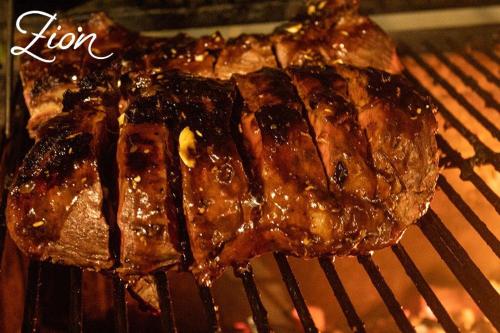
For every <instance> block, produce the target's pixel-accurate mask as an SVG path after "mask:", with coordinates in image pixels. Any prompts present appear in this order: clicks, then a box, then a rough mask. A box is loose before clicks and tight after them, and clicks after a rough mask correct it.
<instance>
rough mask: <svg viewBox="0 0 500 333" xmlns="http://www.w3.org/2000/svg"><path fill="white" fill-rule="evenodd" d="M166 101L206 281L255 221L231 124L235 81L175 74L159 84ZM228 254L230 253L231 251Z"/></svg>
mask: <svg viewBox="0 0 500 333" xmlns="http://www.w3.org/2000/svg"><path fill="white" fill-rule="evenodd" d="M160 86H161V88H162V98H161V99H162V104H163V108H164V109H165V110H166V112H168V113H175V114H176V117H177V119H176V125H175V127H176V128H177V131H176V138H178V141H177V143H178V153H179V156H180V159H181V161H180V170H181V174H182V195H183V206H184V215H185V220H186V227H187V231H188V234H189V241H190V244H191V250H192V253H193V257H194V265H193V272H194V273H195V274H196V275H198V277H199V280H200V281H203V282H206V283H208V282H209V281H210V280H211V279H212V278H214V277H215V276H218V275H219V274H220V266H221V265H220V264H219V262H218V258H219V257H220V256H222V254H221V252H222V251H225V252H224V253H225V254H226V255H228V256H232V255H233V254H234V253H232V252H233V251H237V250H240V249H239V248H237V249H235V248H230V246H229V245H228V244H230V242H231V241H232V240H233V239H234V238H235V237H236V236H237V235H238V233H242V232H244V231H245V230H246V229H247V228H251V225H252V222H253V216H252V215H253V207H252V206H253V202H254V200H253V198H252V196H251V194H250V192H249V185H248V180H247V177H246V176H245V173H244V170H243V164H242V161H241V158H240V156H239V154H238V150H237V148H236V145H235V143H234V141H233V140H232V137H231V132H230V128H229V123H230V118H231V112H232V109H233V100H234V94H235V90H234V87H233V86H232V85H231V84H228V83H222V82H220V81H215V80H211V79H202V78H195V77H191V76H186V75H181V74H177V73H171V74H167V75H165V77H164V78H163V79H162V80H161V84H160ZM227 252H231V253H232V254H229V253H227Z"/></svg>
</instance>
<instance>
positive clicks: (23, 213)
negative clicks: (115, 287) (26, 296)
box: [6, 104, 113, 270]
mask: <svg viewBox="0 0 500 333" xmlns="http://www.w3.org/2000/svg"><path fill="white" fill-rule="evenodd" d="M109 130H110V129H109V128H107V114H106V113H105V112H102V111H100V110H97V109H95V108H93V107H92V106H90V105H85V104H84V105H79V106H75V107H74V109H73V110H72V111H71V112H66V113H62V114H60V115H57V116H55V117H54V118H52V119H50V120H49V121H47V122H46V123H45V124H44V125H43V126H42V127H41V128H40V130H39V133H40V139H39V140H38V141H37V142H36V143H35V145H34V146H33V148H32V149H31V150H30V151H29V153H28V155H27V156H26V158H25V159H24V161H23V163H22V165H21V167H20V169H19V171H18V173H17V175H16V178H15V180H14V183H13V185H12V187H11V190H10V192H9V194H8V198H7V209H6V215H7V226H8V228H9V232H10V235H11V237H12V238H13V239H14V241H15V242H16V244H17V245H18V246H19V248H20V249H21V250H22V251H23V252H25V253H26V254H28V255H30V256H32V257H35V258H39V259H41V260H51V261H53V262H60V263H64V264H67V265H76V266H81V267H86V268H93V269H96V270H99V269H107V268H111V266H112V265H113V260H112V258H111V254H110V251H109V225H108V223H107V222H106V220H105V218H104V215H103V200H104V189H103V186H102V178H101V174H100V170H99V168H100V164H101V158H102V156H103V154H104V153H107V152H106V149H107V143H106V141H107V138H106V133H107V131H109Z"/></svg>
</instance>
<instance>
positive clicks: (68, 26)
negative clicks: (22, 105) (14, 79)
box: [19, 13, 135, 138]
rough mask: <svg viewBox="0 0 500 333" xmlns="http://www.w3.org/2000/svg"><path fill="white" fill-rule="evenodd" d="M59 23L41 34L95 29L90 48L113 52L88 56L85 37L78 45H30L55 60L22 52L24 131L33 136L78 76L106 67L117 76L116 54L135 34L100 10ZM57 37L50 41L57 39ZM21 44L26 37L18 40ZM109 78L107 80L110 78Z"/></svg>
mask: <svg viewBox="0 0 500 333" xmlns="http://www.w3.org/2000/svg"><path fill="white" fill-rule="evenodd" d="M59 27H60V29H58V27H56V26H54V27H51V28H50V29H48V30H47V32H46V33H45V37H46V38H48V37H49V36H50V35H51V34H52V33H55V32H57V35H56V36H59V37H60V36H64V35H65V34H66V33H74V34H77V35H78V34H79V29H80V30H81V31H83V32H85V33H96V34H97V36H98V38H97V39H96V40H95V42H94V43H93V44H92V50H93V52H94V53H96V54H97V55H101V56H102V55H107V54H110V53H113V56H112V57H110V58H107V59H105V60H102V59H101V60H98V59H94V58H93V57H91V56H90V55H89V54H88V53H87V51H86V50H85V49H86V48H88V43H89V40H87V41H86V42H85V43H84V44H83V45H82V46H81V47H80V48H77V49H74V48H69V49H66V50H61V49H59V48H53V49H49V48H46V47H45V45H44V44H43V42H45V39H40V40H38V41H37V43H36V44H35V45H34V46H32V47H31V49H30V50H31V51H32V52H34V53H35V54H40V55H42V56H43V57H44V58H47V59H50V58H53V57H55V61H54V62H51V63H45V62H42V61H39V60H37V59H35V58H32V57H31V56H29V55H25V54H23V55H22V57H21V66H20V71H19V72H20V74H21V80H22V84H23V92H24V98H25V101H26V105H27V107H28V110H29V112H30V116H31V117H30V119H29V122H28V131H29V133H30V136H31V137H33V138H36V137H37V130H38V127H39V126H42V125H43V123H44V122H45V121H47V120H48V119H50V118H51V117H53V116H55V115H56V114H58V113H59V112H61V111H62V109H63V95H64V93H65V92H66V91H68V90H69V91H73V92H75V91H78V89H79V83H80V81H81V79H82V78H84V77H86V76H88V75H91V74H92V73H96V72H97V71H99V72H103V71H105V70H106V69H107V73H108V75H109V74H110V73H113V75H114V80H113V81H116V80H117V79H118V76H117V74H118V73H119V72H117V71H116V68H115V66H116V64H115V65H113V63H116V59H117V58H120V56H121V53H122V50H123V48H124V46H125V45H128V44H129V43H130V41H131V40H132V39H133V38H134V37H135V34H134V33H131V32H129V31H128V30H126V29H124V28H122V27H121V26H119V25H117V24H115V23H114V22H113V21H111V20H110V19H109V18H108V17H107V16H106V15H105V14H104V13H95V14H92V15H91V16H90V18H89V20H88V21H86V22H73V21H70V20H60V21H59ZM59 37H56V38H55V39H54V42H53V43H56V42H58V39H57V38H59ZM19 42H20V44H21V45H24V44H26V41H22V40H21V41H19ZM113 81H111V80H110V81H109V82H113Z"/></svg>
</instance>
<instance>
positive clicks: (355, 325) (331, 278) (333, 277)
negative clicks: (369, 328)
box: [319, 257, 366, 333]
mask: <svg viewBox="0 0 500 333" xmlns="http://www.w3.org/2000/svg"><path fill="white" fill-rule="evenodd" d="M333 260H334V258H332V257H322V258H320V259H319V263H320V265H321V268H322V269H323V271H324V272H325V275H326V278H327V279H328V283H329V284H330V287H331V288H332V290H333V293H334V294H335V297H336V298H337V301H338V302H339V304H340V307H341V308H342V312H344V315H345V317H346V319H347V323H348V324H349V327H351V329H352V331H353V332H359V333H362V332H365V331H366V329H365V324H364V323H363V321H362V320H361V318H360V317H359V315H358V313H357V312H356V309H354V305H353V304H352V302H351V299H350V298H349V295H348V294H347V291H346V290H345V288H344V285H343V284H342V281H341V280H340V276H339V274H338V273H337V270H336V269H335V266H334V263H333Z"/></svg>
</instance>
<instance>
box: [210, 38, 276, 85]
mask: <svg viewBox="0 0 500 333" xmlns="http://www.w3.org/2000/svg"><path fill="white" fill-rule="evenodd" d="M263 67H277V64H276V59H275V57H274V53H273V50H272V43H271V41H270V39H269V36H266V35H246V34H243V35H241V36H239V37H237V38H233V39H230V40H228V41H227V42H226V45H224V48H223V49H222V51H221V52H220V54H219V57H218V59H217V64H216V65H215V76H216V77H217V78H219V79H223V80H227V79H229V78H231V76H232V75H233V74H246V73H251V72H255V71H257V70H259V69H261V68H263Z"/></svg>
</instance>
